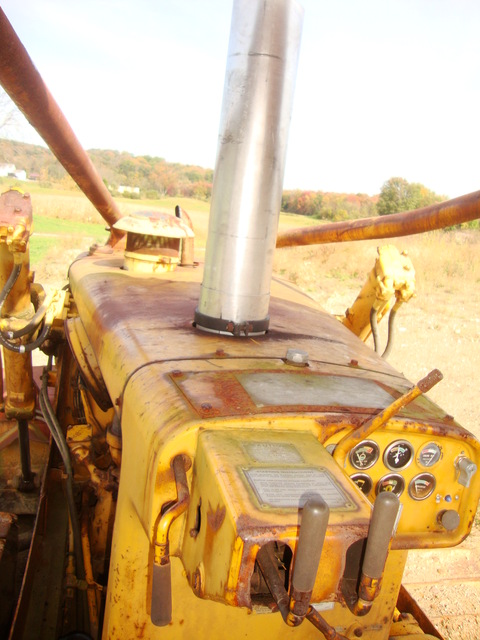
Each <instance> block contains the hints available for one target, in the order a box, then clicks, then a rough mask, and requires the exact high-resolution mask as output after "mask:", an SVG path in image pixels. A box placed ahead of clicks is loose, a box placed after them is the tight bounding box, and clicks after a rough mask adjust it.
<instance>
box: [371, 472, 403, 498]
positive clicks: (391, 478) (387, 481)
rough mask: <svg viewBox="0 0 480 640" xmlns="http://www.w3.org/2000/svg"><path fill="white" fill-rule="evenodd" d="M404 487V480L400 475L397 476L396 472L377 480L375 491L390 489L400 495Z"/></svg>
mask: <svg viewBox="0 0 480 640" xmlns="http://www.w3.org/2000/svg"><path fill="white" fill-rule="evenodd" d="M404 489H405V480H404V479H403V478H402V476H399V475H398V474H397V473H391V474H390V475H388V476H383V478H381V479H380V480H379V481H378V482H377V493H382V492H383V491H391V492H392V493H394V494H395V495H396V496H400V495H402V493H403V490H404Z"/></svg>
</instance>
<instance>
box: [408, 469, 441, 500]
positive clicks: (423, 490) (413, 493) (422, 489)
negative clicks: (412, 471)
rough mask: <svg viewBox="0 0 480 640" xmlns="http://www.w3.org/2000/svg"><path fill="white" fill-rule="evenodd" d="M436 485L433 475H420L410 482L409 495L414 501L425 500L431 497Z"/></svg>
mask: <svg viewBox="0 0 480 640" xmlns="http://www.w3.org/2000/svg"><path fill="white" fill-rule="evenodd" d="M435 485H436V480H435V478H434V477H433V476H432V474H431V473H420V474H419V475H418V476H415V477H414V478H412V480H411V481H410V484H409V485H408V493H409V495H410V497H411V498H413V499H414V500H425V498H428V496H431V495H432V493H433V491H434V489H435Z"/></svg>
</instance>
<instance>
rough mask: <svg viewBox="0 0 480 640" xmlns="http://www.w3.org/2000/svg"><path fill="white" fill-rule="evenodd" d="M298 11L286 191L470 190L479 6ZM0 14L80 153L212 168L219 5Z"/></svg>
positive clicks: (169, 2)
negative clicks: (405, 185) (391, 184)
mask: <svg viewBox="0 0 480 640" xmlns="http://www.w3.org/2000/svg"><path fill="white" fill-rule="evenodd" d="M250 1H251V0H250ZM300 4H302V5H303V7H304V9H305V16H304V25H303V35H302V42H301V49H300V59H299V67H298V72H297V81H296V89H295V97H294V107H293V113H292V121H291V127H290V134H289V143H288V150H287V164H286V170H285V179H284V188H285V189H302V190H316V191H317V190H318V191H333V192H344V193H367V194H369V195H374V194H376V193H379V192H380V189H381V187H382V185H383V183H384V182H385V181H386V180H388V179H389V178H391V177H394V176H398V177H403V178H405V179H406V180H408V181H409V182H421V183H422V184H424V185H425V186H427V187H428V188H429V189H432V190H433V191H435V192H436V193H438V194H441V195H445V196H447V197H450V198H453V197H456V196H459V195H463V194H464V193H469V192H472V191H477V190H479V189H480V37H479V33H480V2H478V0H303V2H300ZM1 6H2V9H3V10H4V12H5V13H6V15H7V17H8V18H9V20H10V22H11V23H12V26H13V27H14V29H15V30H16V32H17V34H18V35H19V37H20V39H21V40H22V42H23V44H24V45H25V47H26V49H27V51H28V52H29V54H30V57H31V58H32V60H33V61H34V63H35V65H36V67H37V69H38V70H39V71H40V73H41V75H42V76H43V78H44V80H45V82H46V84H47V86H48V87H49V89H50V91H51V93H52V94H53V96H54V97H55V99H56V101H57V102H58V104H59V106H60V108H61V109H62V111H63V112H64V114H65V115H66V117H67V119H68V121H69V122H70V124H71V126H72V128H73V130H74V131H75V133H76V135H77V137H78V138H79V140H80V142H81V143H82V145H83V146H84V147H85V148H86V149H91V148H97V149H115V150H118V151H128V152H130V153H133V154H134V155H151V156H159V157H162V158H165V159H166V160H167V161H169V162H180V163H182V164H194V165H200V166H202V167H208V168H214V166H215V154H216V148H217V140H218V129H219V121H220V112H221V101H222V93H223V84H224V75H225V66H226V55H227V48H228V38H229V32H230V19H231V10H232V1H231V0H204V1H200V0H155V1H152V0H135V2H127V1H126V0H82V1H81V2H79V1H78V0H21V1H20V0H4V1H3V2H1ZM11 137H15V138H16V139H23V140H25V141H28V142H36V141H37V140H36V139H35V138H34V137H33V134H31V133H26V132H25V130H23V128H22V130H21V131H17V133H16V135H15V136H11Z"/></svg>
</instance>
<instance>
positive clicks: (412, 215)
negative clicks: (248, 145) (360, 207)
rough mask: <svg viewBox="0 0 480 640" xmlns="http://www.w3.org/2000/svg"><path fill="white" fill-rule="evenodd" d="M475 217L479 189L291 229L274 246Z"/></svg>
mask: <svg viewBox="0 0 480 640" xmlns="http://www.w3.org/2000/svg"><path fill="white" fill-rule="evenodd" d="M477 218H480V191H474V192H473V193H468V194H467V195H465V196H460V197H459V198H454V199H453V200H447V201H445V202H441V203H440V204H433V205H431V206H429V207H423V209H415V210H414V211H405V212H403V213H394V214H391V215H388V216H380V217H378V218H363V219H361V220H349V221H346V222H332V223H329V224H324V225H319V226H315V227H305V228H300V229H292V230H291V231H285V232H283V233H280V234H279V235H278V238H277V247H295V246H303V245H307V244H327V243H329V242H347V241H354V240H373V239H380V238H396V237H399V236H409V235H414V234H416V233H425V232H426V231H433V230H435V229H444V228H445V227H450V226H452V225H455V224H460V223H461V222H469V221H470V220H476V219H477Z"/></svg>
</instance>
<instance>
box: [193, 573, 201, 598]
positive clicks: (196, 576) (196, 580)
mask: <svg viewBox="0 0 480 640" xmlns="http://www.w3.org/2000/svg"><path fill="white" fill-rule="evenodd" d="M192 589H193V591H194V592H195V593H196V594H197V595H198V594H200V593H201V589H202V576H201V573H200V569H195V571H194V572H193V576H192Z"/></svg>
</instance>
